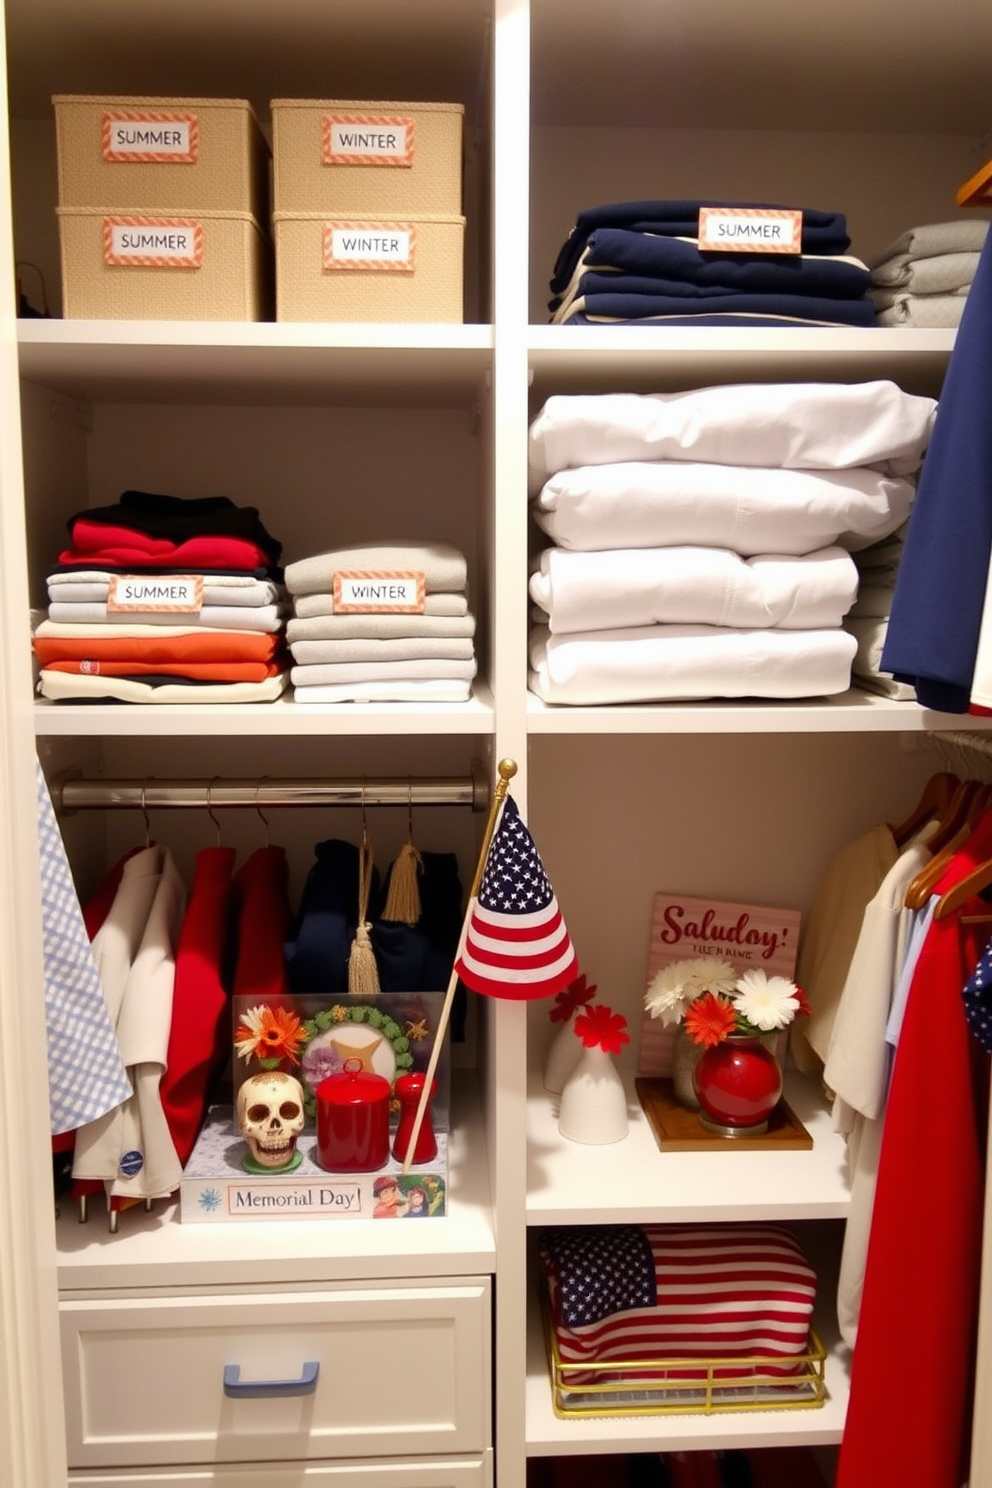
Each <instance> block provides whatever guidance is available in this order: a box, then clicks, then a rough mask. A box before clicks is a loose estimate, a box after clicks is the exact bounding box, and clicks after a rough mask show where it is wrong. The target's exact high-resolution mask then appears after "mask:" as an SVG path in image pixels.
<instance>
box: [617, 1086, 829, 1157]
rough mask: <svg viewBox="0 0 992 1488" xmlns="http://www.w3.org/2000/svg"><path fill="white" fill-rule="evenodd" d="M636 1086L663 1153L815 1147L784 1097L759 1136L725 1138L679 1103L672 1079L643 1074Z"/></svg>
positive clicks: (755, 1150)
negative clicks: (708, 1128) (708, 1129)
mask: <svg viewBox="0 0 992 1488" xmlns="http://www.w3.org/2000/svg"><path fill="white" fill-rule="evenodd" d="M634 1086H635V1089H636V1090H637V1098H638V1100H639V1101H640V1103H641V1107H642V1109H643V1111H644V1114H645V1116H646V1117H647V1118H648V1120H649V1121H650V1123H651V1130H652V1131H653V1132H654V1135H655V1141H656V1142H657V1143H658V1146H659V1147H660V1148H661V1150H662V1152H783V1151H785V1152H803V1151H807V1152H808V1151H809V1149H810V1148H811V1147H812V1146H813V1138H812V1137H811V1136H810V1134H809V1132H808V1131H807V1130H806V1128H805V1126H803V1124H802V1122H801V1121H800V1120H799V1117H798V1116H797V1115H796V1114H795V1112H794V1111H793V1110H792V1109H791V1107H790V1106H789V1104H788V1102H787V1101H785V1100H780V1101H779V1103H778V1105H777V1106H776V1107H775V1110H774V1111H773V1112H772V1114H771V1116H770V1117H769V1119H768V1129H767V1131H764V1132H762V1133H761V1134H760V1135H759V1136H748V1137H744V1136H741V1137H724V1136H721V1135H720V1133H719V1132H711V1131H707V1129H706V1127H705V1126H703V1124H702V1122H701V1121H700V1119H699V1116H698V1115H697V1113H696V1112H695V1111H690V1110H689V1109H688V1107H686V1106H682V1105H680V1104H679V1103H678V1101H677V1100H676V1099H675V1096H674V1095H673V1093H672V1082H671V1080H665V1079H661V1078H660V1077H656V1076H651V1077H647V1076H643V1075H642V1076H639V1077H638V1078H637V1079H636V1080H635V1081H634Z"/></svg>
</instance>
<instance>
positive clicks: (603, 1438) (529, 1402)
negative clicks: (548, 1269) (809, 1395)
mask: <svg viewBox="0 0 992 1488" xmlns="http://www.w3.org/2000/svg"><path fill="white" fill-rule="evenodd" d="M817 1331H818V1333H819V1334H820V1337H821V1339H822V1340H823V1343H824V1346H825V1347H826V1348H827V1351H828V1352H827V1361H826V1371H825V1376H824V1378H825V1383H826V1391H827V1398H826V1399H825V1401H824V1403H823V1405H821V1406H815V1407H809V1408H803V1409H801V1410H754V1411H733V1412H730V1411H728V1412H721V1413H718V1414H714V1415H702V1414H700V1415H663V1416H626V1417H608V1416H597V1417H595V1418H587V1419H574V1420H563V1419H561V1418H559V1417H558V1416H556V1415H555V1413H554V1409H553V1407H552V1403H551V1381H550V1376H549V1373H548V1361H547V1353H546V1349H545V1345H544V1337H543V1334H542V1332H541V1316H540V1308H539V1307H538V1305H537V1303H536V1301H534V1303H533V1305H532V1306H531V1308H530V1314H529V1317H528V1328H527V1381H526V1436H527V1453H528V1455H529V1456H531V1457H542V1456H545V1457H546V1456H555V1457H559V1456H560V1457H564V1456H570V1455H577V1456H585V1455H586V1454H588V1453H595V1452H658V1451H665V1452H692V1451H698V1450H701V1449H702V1448H705V1447H713V1446H715V1445H719V1446H720V1447H722V1448H731V1447H754V1448H758V1447H787V1446H799V1445H805V1446H829V1445H834V1444H836V1443H837V1442H839V1441H840V1439H841V1435H842V1433H843V1430H844V1417H845V1415H846V1414H847V1401H848V1395H849V1391H850V1377H849V1358H848V1352H847V1350H846V1349H845V1348H844V1346H843V1345H842V1344H839V1343H836V1342H833V1343H831V1341H830V1340H828V1338H827V1337H826V1336H825V1333H826V1330H821V1329H820V1327H819V1324H818V1325H817Z"/></svg>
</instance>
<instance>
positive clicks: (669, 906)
mask: <svg viewBox="0 0 992 1488" xmlns="http://www.w3.org/2000/svg"><path fill="white" fill-rule="evenodd" d="M799 919H800V916H799V910H798V909H773V908H770V907H768V906H767V905H761V904H736V903H730V902H727V901H725V900H720V899H697V898H693V896H692V895H690V894H666V893H661V892H659V893H658V894H656V895H655V900H654V913H653V915H652V919H651V944H650V947H649V950H648V970H647V978H646V980H645V983H644V988H645V991H646V990H647V988H648V986H649V985H650V983H651V980H652V978H653V977H654V975H655V973H656V972H658V971H660V970H661V968H662V967H663V966H670V965H671V963H672V962H673V961H692V960H695V959H696V958H697V957H699V956H713V957H714V958H715V959H716V960H721V961H729V962H730V963H731V964H732V965H733V966H734V967H735V968H736V969H737V970H738V971H739V972H745V971H747V970H748V969H749V968H751V967H756V968H758V969H760V970H761V971H764V972H767V974H768V975H769V976H784V977H788V979H789V980H790V981H792V979H793V978H794V976H795V971H796V953H797V951H798V948H799ZM674 1037H675V1028H674V1026H673V1027H666V1026H665V1025H664V1024H663V1023H662V1021H661V1019H660V1018H652V1016H651V1014H650V1013H649V1012H648V1011H647V1009H645V1010H644V1012H643V1015H642V1018H641V1036H640V1044H639V1048H638V1058H637V1073H638V1074H639V1075H668V1074H670V1073H671V1053H672V1040H673V1039H674Z"/></svg>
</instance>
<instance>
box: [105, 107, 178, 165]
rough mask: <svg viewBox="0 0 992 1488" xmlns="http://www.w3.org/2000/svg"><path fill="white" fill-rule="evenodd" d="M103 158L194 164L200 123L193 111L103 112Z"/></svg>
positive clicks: (115, 162) (120, 161) (116, 162)
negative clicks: (152, 112) (188, 112)
mask: <svg viewBox="0 0 992 1488" xmlns="http://www.w3.org/2000/svg"><path fill="white" fill-rule="evenodd" d="M101 124H102V127H101V143H102V148H103V158H104V160H106V161H108V162H109V163H110V164H111V165H119V164H125V165H126V164H131V163H133V162H135V161H137V162H139V163H140V162H142V161H154V162H155V163H157V164H160V165H195V163H196V157H197V154H198V152H199V148H200V125H199V120H198V119H197V117H196V115H195V114H149V113H144V112H132V111H130V110H127V111H125V112H122V113H116V112H115V113H107V114H104V116H103V119H102V121H101Z"/></svg>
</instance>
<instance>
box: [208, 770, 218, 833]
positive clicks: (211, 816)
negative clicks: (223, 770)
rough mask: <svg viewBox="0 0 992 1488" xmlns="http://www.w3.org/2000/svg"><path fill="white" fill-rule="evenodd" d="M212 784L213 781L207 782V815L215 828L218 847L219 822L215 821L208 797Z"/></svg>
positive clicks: (209, 797) (211, 803)
mask: <svg viewBox="0 0 992 1488" xmlns="http://www.w3.org/2000/svg"><path fill="white" fill-rule="evenodd" d="M219 778H220V777H219V776H215V777H214V779H219ZM213 783H214V782H213V780H208V781H207V815H208V816H209V818H210V820H211V821H212V822H213V824H214V826H215V827H216V828H217V846H218V847H220V822H219V821H218V820H217V817H216V816H215V814H214V806H213V801H212V800H211V796H210V789H211V786H212V785H213Z"/></svg>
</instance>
